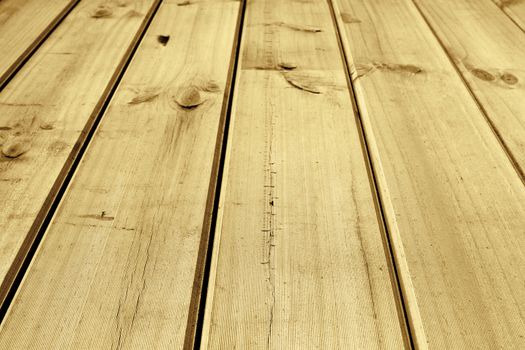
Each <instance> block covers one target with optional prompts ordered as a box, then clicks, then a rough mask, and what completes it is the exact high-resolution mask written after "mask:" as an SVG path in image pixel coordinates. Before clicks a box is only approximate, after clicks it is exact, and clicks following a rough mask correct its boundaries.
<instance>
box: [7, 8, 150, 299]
mask: <svg viewBox="0 0 525 350" xmlns="http://www.w3.org/2000/svg"><path fill="white" fill-rule="evenodd" d="M157 4H158V1H157V0H132V1H129V2H126V3H122V2H119V1H109V2H108V1H106V0H94V1H84V2H82V3H80V4H79V5H78V6H76V7H75V8H74V10H73V11H72V12H71V13H70V14H69V15H68V17H67V18H65V20H64V21H63V22H62V23H61V25H60V26H59V27H58V28H57V29H56V30H55V31H54V32H53V34H52V35H51V36H50V37H49V38H48V40H46V42H45V43H44V44H43V45H42V46H41V47H40V49H39V50H38V52H36V53H35V54H34V55H33V56H32V57H31V59H30V60H29V61H28V62H27V63H26V64H25V65H24V67H22V69H21V70H20V71H19V73H20V74H18V75H17V76H16V77H15V78H14V79H13V80H11V81H10V83H9V84H8V85H7V86H6V88H5V89H4V90H2V92H1V93H0V144H2V145H1V146H0V198H2V208H1V209H2V210H1V211H0V233H1V234H0V251H1V252H2V254H0V283H1V285H0V302H1V303H3V301H4V298H5V297H6V294H7V293H8V291H9V289H10V287H11V284H12V282H13V280H14V278H15V277H16V275H17V273H18V270H19V268H20V266H21V264H22V262H23V261H24V259H25V257H26V254H27V252H28V251H29V249H30V248H31V246H32V244H33V241H34V239H35V236H36V235H37V233H38V232H39V230H40V228H41V225H42V223H43V222H44V220H45V219H46V217H47V214H48V211H49V209H50V207H51V205H52V203H53V202H54V200H55V197H56V195H57V193H58V191H59V190H60V188H61V186H62V184H63V181H64V179H65V178H66V176H67V175H68V174H69V172H70V171H71V164H72V163H73V161H74V160H75V159H76V158H77V155H78V152H79V149H80V148H81V147H82V145H83V143H84V140H85V139H86V136H87V134H88V133H89V131H90V130H91V128H92V126H93V123H94V121H95V119H96V117H97V115H98V113H99V111H100V109H101V108H102V106H103V105H104V103H105V101H106V99H107V97H108V95H109V93H110V92H111V90H112V88H113V85H114V83H115V81H116V79H117V77H118V76H119V75H120V73H121V71H122V69H123V67H124V64H125V62H126V61H127V59H128V58H129V55H130V53H131V51H132V49H133V47H134V45H135V43H136V41H137V40H138V38H139V37H140V34H141V33H142V31H143V28H144V26H145V25H146V23H147V21H148V19H149V17H150V16H151V13H152V11H153V10H154V9H155V8H156V5H157Z"/></svg>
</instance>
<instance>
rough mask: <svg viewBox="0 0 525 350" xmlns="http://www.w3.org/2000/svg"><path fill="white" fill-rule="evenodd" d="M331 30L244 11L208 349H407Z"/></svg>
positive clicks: (269, 10)
mask: <svg viewBox="0 0 525 350" xmlns="http://www.w3.org/2000/svg"><path fill="white" fill-rule="evenodd" d="M334 29H335V28H334V22H333V20H332V18H331V15H330V10H329V7H328V5H327V3H326V2H325V1H322V0H316V1H308V2H304V1H301V2H291V1H290V2H287V1H286V2H285V1H278V0H267V1H260V0H256V1H250V2H248V4H247V13H246V18H245V21H244V29H243V39H242V44H241V56H242V61H241V62H240V66H239V70H238V75H237V76H238V78H237V82H236V85H235V87H236V88H235V95H234V102H233V103H234V104H233V108H232V116H231V118H232V120H231V124H230V132H229V140H228V151H227V158H226V163H225V170H224V177H223V184H222V189H221V200H220V208H219V214H218V222H217V230H216V235H215V241H214V243H215V244H214V256H213V259H212V271H211V279H210V282H209V289H208V298H207V305H206V315H205V323H204V330H203V343H202V348H208V349H234V348H237V349H289V348H298V349H311V348H325V349H344V348H384V349H387V348H390V349H391V348H396V349H400V348H403V347H404V346H408V345H406V343H404V339H403V331H404V326H403V324H402V320H400V315H399V313H398V310H396V296H395V292H394V291H393V286H392V283H391V279H390V275H389V272H390V271H389V260H388V259H387V258H386V256H385V250H384V246H383V241H382V227H381V224H380V223H379V221H378V213H377V211H376V209H377V208H375V206H374V201H373V198H372V191H371V185H370V182H369V177H368V174H367V170H366V163H365V157H364V155H363V150H362V145H361V143H360V139H359V134H358V129H357V126H356V120H355V115H354V111H353V108H352V103H351V99H350V94H349V90H348V85H347V81H346V78H345V74H344V69H343V65H342V58H341V52H340V51H339V47H338V43H337V38H336V33H335V31H334ZM401 317H402V316H401Z"/></svg>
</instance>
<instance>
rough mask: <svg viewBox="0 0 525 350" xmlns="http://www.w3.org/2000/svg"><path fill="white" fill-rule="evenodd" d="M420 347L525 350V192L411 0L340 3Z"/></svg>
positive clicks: (358, 95) (346, 43)
mask: <svg viewBox="0 0 525 350" xmlns="http://www.w3.org/2000/svg"><path fill="white" fill-rule="evenodd" d="M334 4H335V5H336V6H335V7H336V12H337V19H338V24H339V27H340V29H341V33H342V37H343V43H344V47H345V52H346V54H347V57H348V63H349V64H350V66H351V71H352V79H353V82H354V87H355V93H356V98H357V101H358V106H359V109H360V111H361V117H362V121H363V125H364V129H365V135H366V139H367V143H368V145H369V149H370V155H371V158H372V163H373V168H374V170H375V174H376V177H377V183H378V188H379V191H380V196H381V203H382V206H383V208H384V212H385V218H386V222H387V227H388V232H389V235H390V237H391V241H392V247H393V250H394V256H395V261H396V264H397V268H398V271H399V274H400V279H401V284H402V286H403V294H404V298H405V300H406V307H407V310H408V316H409V320H410V327H411V332H412V336H413V339H414V342H415V344H416V347H418V348H421V349H426V348H431V349H453V348H457V349H459V348H464V349H466V348H469V349H475V348H478V349H498V348H506V349H519V348H523V347H524V346H525V333H524V330H525V327H524V324H523V322H524V321H523V315H524V314H525V289H524V288H523V276H524V275H525V256H524V254H523V249H524V247H525V234H524V233H525V231H524V230H525V215H524V214H523V213H524V212H525V187H524V186H523V183H522V181H521V179H520V177H519V175H518V173H517V172H516V170H515V168H514V167H513V165H512V164H511V162H510V161H509V158H508V156H507V155H506V154H505V151H504V150H503V148H502V147H501V144H500V143H499V141H498V139H497V137H496V136H495V134H494V132H493V130H492V129H491V127H490V126H489V124H488V123H487V120H486V118H485V116H484V115H483V114H482V112H481V111H480V109H479V107H478V105H477V104H476V102H475V101H474V99H473V98H472V96H471V93H470V91H468V89H467V88H466V86H465V84H464V83H463V81H462V79H461V78H460V76H459V75H458V73H457V71H456V70H455V68H454V67H453V66H452V64H451V62H450V60H449V59H448V57H447V55H446V53H445V52H444V51H443V50H442V48H441V46H440V44H439V42H438V41H437V39H436V38H435V37H434V35H433V33H432V31H431V30H430V28H429V27H428V26H427V24H426V23H425V21H424V20H423V18H422V17H421V16H420V13H419V11H418V10H417V9H416V7H415V6H414V4H413V3H412V2H411V1H404V0H403V1H399V0H372V1H371V0H367V1H365V0H335V1H334Z"/></svg>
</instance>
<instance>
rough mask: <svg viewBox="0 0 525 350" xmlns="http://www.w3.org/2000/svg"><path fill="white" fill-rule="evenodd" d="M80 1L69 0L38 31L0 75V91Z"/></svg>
mask: <svg viewBox="0 0 525 350" xmlns="http://www.w3.org/2000/svg"><path fill="white" fill-rule="evenodd" d="M79 3H80V0H73V1H70V2H69V4H68V5H67V6H66V7H64V9H63V10H62V11H60V13H59V14H58V15H57V16H56V17H55V18H54V19H53V20H52V21H51V23H49V25H48V26H47V27H46V28H45V29H44V30H43V31H42V33H40V34H39V35H38V36H37V37H36V39H35V40H33V42H32V43H31V45H29V47H28V48H27V49H26V50H24V52H22V54H21V55H20V56H19V57H18V58H17V59H16V61H15V62H14V63H13V64H12V65H11V66H10V67H9V68H8V69H7V70H6V71H5V73H4V74H3V75H2V76H0V92H2V90H4V88H5V87H6V86H7V84H9V82H10V81H11V80H13V78H14V77H15V76H16V74H17V73H18V72H19V71H20V70H21V69H22V67H24V65H25V64H26V63H27V61H29V60H30V59H31V57H33V54H34V53H35V52H36V51H37V50H38V49H39V48H40V47H41V46H42V45H43V44H44V42H45V41H46V40H47V38H49V37H50V36H51V34H53V32H54V31H55V30H56V29H57V28H58V26H59V25H60V24H61V23H62V22H63V21H64V19H65V18H66V17H67V16H68V15H69V14H70V13H71V11H73V9H74V8H75V7H76V6H77V5H78V4H79Z"/></svg>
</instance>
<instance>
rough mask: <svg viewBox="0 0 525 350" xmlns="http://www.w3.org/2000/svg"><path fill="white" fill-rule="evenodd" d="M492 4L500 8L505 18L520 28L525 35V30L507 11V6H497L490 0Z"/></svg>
mask: <svg viewBox="0 0 525 350" xmlns="http://www.w3.org/2000/svg"><path fill="white" fill-rule="evenodd" d="M490 2H492V3H493V4H494V6H496V7H497V8H498V10H499V11H501V12H503V14H504V15H505V16H507V18H508V19H509V20H510V21H511V22H512V23H514V24H515V25H516V27H518V28H519V29H520V30H521V31H522V32H523V33H525V28H522V27H521V25H520V24H519V23H518V22H516V20H515V19H514V18H513V17H512V16H511V15H510V14H509V13H508V12H507V11H506V10H505V8H506V7H507V5H505V4H503V3H502V4H497V3H495V2H494V0H490Z"/></svg>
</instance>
